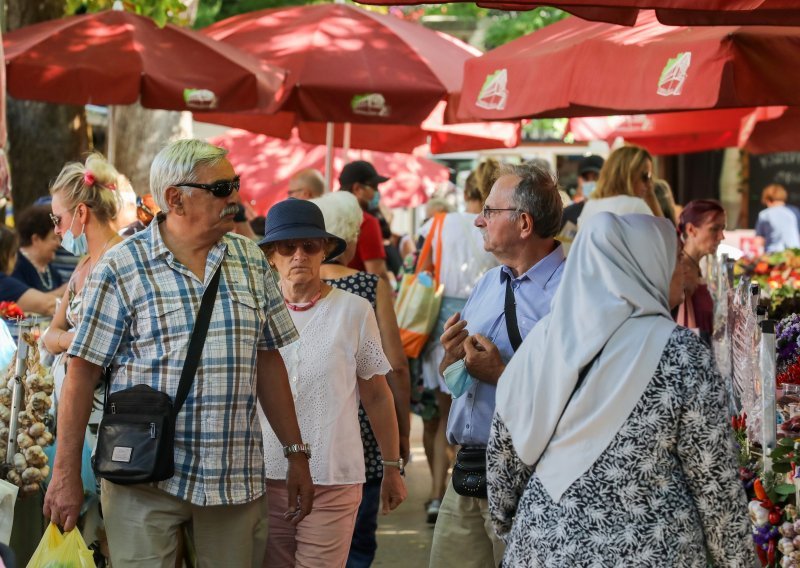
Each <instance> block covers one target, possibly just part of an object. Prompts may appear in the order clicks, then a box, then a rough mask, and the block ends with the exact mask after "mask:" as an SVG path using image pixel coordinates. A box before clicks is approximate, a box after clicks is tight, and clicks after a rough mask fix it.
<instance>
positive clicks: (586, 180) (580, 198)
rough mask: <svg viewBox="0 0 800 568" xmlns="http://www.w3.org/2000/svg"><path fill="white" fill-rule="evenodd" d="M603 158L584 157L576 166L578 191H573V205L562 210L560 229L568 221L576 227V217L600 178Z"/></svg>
mask: <svg viewBox="0 0 800 568" xmlns="http://www.w3.org/2000/svg"><path fill="white" fill-rule="evenodd" d="M603 162H604V160H603V158H601V157H600V156H596V155H591V156H586V157H584V158H583V159H582V160H581V161H580V163H579V164H578V189H577V190H576V191H575V197H574V201H575V202H574V203H573V204H572V205H570V206H568V207H565V208H564V213H563V215H562V216H561V228H562V229H563V228H564V225H566V223H567V222H568V221H570V222H572V223H573V224H574V225H575V227H577V226H578V217H580V216H581V212H582V211H583V206H584V205H586V200H587V199H588V198H589V196H590V195H591V194H592V192H593V191H594V188H595V187H596V186H597V178H599V177H600V170H601V169H602V168H603Z"/></svg>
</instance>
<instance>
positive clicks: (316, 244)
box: [275, 241, 323, 256]
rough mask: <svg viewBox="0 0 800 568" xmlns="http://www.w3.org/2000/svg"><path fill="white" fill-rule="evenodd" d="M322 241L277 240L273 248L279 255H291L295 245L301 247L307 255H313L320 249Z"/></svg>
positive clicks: (295, 248)
mask: <svg viewBox="0 0 800 568" xmlns="http://www.w3.org/2000/svg"><path fill="white" fill-rule="evenodd" d="M322 245H323V241H278V242H277V243H275V250H276V251H278V254H279V255H281V256H292V255H293V254H294V251H296V250H297V247H301V248H302V249H303V252H304V253H306V254H307V255H308V256H314V255H315V254H319V253H320V251H322Z"/></svg>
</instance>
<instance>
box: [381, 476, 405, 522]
mask: <svg viewBox="0 0 800 568" xmlns="http://www.w3.org/2000/svg"><path fill="white" fill-rule="evenodd" d="M406 497H408V491H407V490H406V483H405V481H403V477H402V476H401V475H400V470H399V469H397V468H396V467H391V466H389V467H384V468H383V481H382V482H381V503H383V509H382V512H383V514H384V515H388V514H389V511H394V510H395V509H396V508H397V507H398V505H400V503H402V502H403V501H405V500H406Z"/></svg>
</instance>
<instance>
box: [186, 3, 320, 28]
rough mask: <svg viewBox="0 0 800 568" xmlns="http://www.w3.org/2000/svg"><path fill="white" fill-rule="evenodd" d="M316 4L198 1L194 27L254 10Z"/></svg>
mask: <svg viewBox="0 0 800 568" xmlns="http://www.w3.org/2000/svg"><path fill="white" fill-rule="evenodd" d="M316 3H318V2H313V1H312V2H309V1H308V0H200V3H199V6H198V9H197V20H195V23H194V27H195V28H198V29H199V28H204V27H206V26H209V25H211V24H213V23H214V22H218V21H220V20H224V19H225V18H230V17H231V16H235V15H237V14H244V13H246V12H254V11H256V10H266V9H267V8H280V7H281V6H302V5H304V4H316Z"/></svg>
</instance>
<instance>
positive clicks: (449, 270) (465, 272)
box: [420, 213, 498, 299]
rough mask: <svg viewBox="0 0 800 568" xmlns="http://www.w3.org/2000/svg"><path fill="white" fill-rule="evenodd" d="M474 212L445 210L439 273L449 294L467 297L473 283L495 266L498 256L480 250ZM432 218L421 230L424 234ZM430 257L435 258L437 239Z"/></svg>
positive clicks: (481, 247) (428, 228)
mask: <svg viewBox="0 0 800 568" xmlns="http://www.w3.org/2000/svg"><path fill="white" fill-rule="evenodd" d="M476 217H477V215H476V214H475V213H448V214H447V216H446V217H445V218H444V226H443V227H442V274H441V283H442V284H444V295H445V296H448V297H450V298H462V299H467V298H469V295H470V294H471V293H472V288H473V287H474V286H475V283H476V282H477V281H478V280H480V278H481V276H483V275H484V273H485V272H486V271H487V270H489V269H491V268H494V267H495V266H497V264H498V263H497V260H496V259H495V258H494V256H492V255H491V254H490V253H488V252H486V251H485V250H483V235H482V234H481V231H480V229H478V227H476V226H475V218H476ZM431 223H432V222H431V221H429V222H428V223H426V224H425V225H424V226H423V227H422V228H421V229H420V234H421V235H423V236H425V237H427V236H428V233H429V231H430V228H431ZM431 244H432V245H433V246H432V248H433V258H434V260H435V259H436V241H435V240H434V242H433V243H431Z"/></svg>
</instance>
